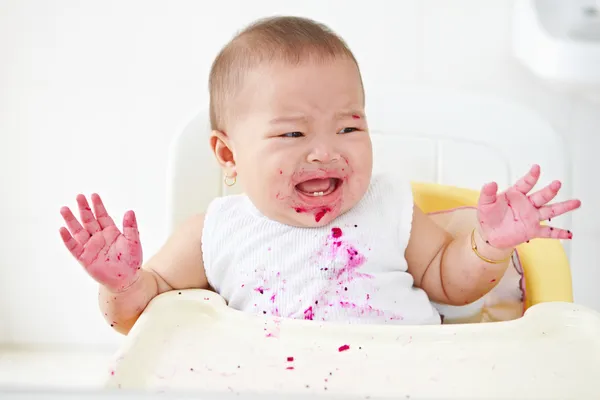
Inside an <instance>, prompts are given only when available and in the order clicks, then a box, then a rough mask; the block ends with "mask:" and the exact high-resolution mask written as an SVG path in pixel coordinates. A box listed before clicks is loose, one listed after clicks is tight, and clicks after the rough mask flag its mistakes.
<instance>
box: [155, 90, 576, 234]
mask: <svg viewBox="0 0 600 400" xmlns="http://www.w3.org/2000/svg"><path fill="white" fill-rule="evenodd" d="M391 89H392V88H390V89H389V92H378V93H375V94H372V95H370V96H369V97H368V98H367V118H368V121H369V128H370V130H371V133H372V140H373V147H374V172H375V173H376V172H379V171H385V170H394V171H399V172H402V173H404V174H405V175H406V176H407V177H408V178H410V179H411V180H414V181H422V182H437V183H442V184H448V185H455V186H461V187H468V188H473V189H479V188H480V187H481V185H482V184H483V183H485V182H488V181H490V180H495V181H496V182H498V184H499V186H500V188H501V189H503V188H505V187H507V186H508V185H509V184H511V183H513V182H514V181H515V180H517V179H518V178H519V177H520V176H521V175H523V174H524V173H526V172H527V171H528V170H529V168H530V166H531V165H532V164H533V163H538V164H540V165H541V167H542V178H541V180H540V183H539V184H538V187H541V185H542V184H547V183H549V182H550V181H551V180H554V179H559V180H561V181H563V183H564V185H563V189H562V191H561V193H560V195H559V197H558V199H557V200H560V199H566V198H568V197H569V196H570V194H571V188H570V186H569V179H567V178H568V177H569V174H570V171H569V168H568V166H569V165H570V163H569V154H568V150H567V147H566V146H565V144H564V143H563V141H562V138H561V136H560V135H559V134H558V133H557V132H555V131H554V129H553V128H552V127H551V126H550V124H549V123H548V122H547V121H545V120H543V119H541V118H539V117H538V116H537V115H536V114H535V113H534V112H532V111H530V110H528V109H526V108H524V107H522V106H520V105H518V104H515V103H512V102H509V101H505V100H502V99H499V98H495V97H492V96H489V95H482V94H474V93H468V92H462V91H451V90H441V89H433V88H424V87H417V88H402V89H401V90H398V89H397V88H396V90H395V91H393V90H391ZM209 133H210V126H209V120H208V112H207V111H206V110H204V111H202V112H200V113H199V114H198V115H197V116H196V117H195V118H194V119H193V120H192V121H191V122H190V123H189V124H188V125H187V127H186V128H185V129H184V130H183V131H182V132H181V133H180V134H179V135H177V137H175V139H174V140H173V142H172V146H171V149H170V154H169V171H168V175H167V179H168V182H167V192H168V193H167V204H168V210H167V215H168V225H167V226H168V228H169V229H171V230H172V229H173V228H174V227H175V226H177V225H179V224H180V223H181V222H182V221H183V220H185V219H187V218H188V217H189V216H191V215H193V214H195V213H198V212H202V211H204V210H205V209H206V207H207V206H208V204H209V202H210V201H211V200H212V199H213V198H215V197H216V196H222V195H227V194H232V193H239V190H240V189H239V185H236V186H234V187H232V188H229V187H227V186H225V185H224V183H223V174H222V172H221V170H220V168H219V166H218V164H217V162H216V160H215V158H214V155H213V154H212V152H211V150H210V147H209ZM558 224H560V225H561V226H570V217H569V216H565V217H561V221H560V222H558ZM567 229H568V228H567Z"/></svg>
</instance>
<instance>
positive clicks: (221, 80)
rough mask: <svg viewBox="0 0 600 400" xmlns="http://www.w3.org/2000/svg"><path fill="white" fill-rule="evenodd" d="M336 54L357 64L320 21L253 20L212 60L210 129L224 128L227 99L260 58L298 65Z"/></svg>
mask: <svg viewBox="0 0 600 400" xmlns="http://www.w3.org/2000/svg"><path fill="white" fill-rule="evenodd" d="M338 57H340V58H344V57H346V58H349V59H351V60H352V61H353V62H354V63H356V65H357V68H358V63H357V61H356V59H355V57H354V55H353V54H352V52H351V51H350V48H349V47H348V45H347V44H346V43H345V41H344V40H343V39H342V38H341V37H339V36H338V35H337V34H336V33H334V32H333V31H332V30H331V29H329V28H328V27H327V26H325V25H324V24H321V23H318V22H316V21H313V20H311V19H308V18H302V17H291V16H284V17H281V16H280V17H269V18H264V19H260V20H257V21H256V22H254V23H252V24H250V25H249V26H248V27H246V28H245V29H244V30H242V31H241V32H239V33H238V34H237V35H236V36H235V37H234V38H233V39H232V40H231V41H230V42H229V43H227V45H225V47H223V49H222V50H221V51H220V53H219V54H218V55H217V57H216V58H215V60H214V61H213V64H212V68H211V71H210V77H209V94H210V124H211V129H213V130H221V131H224V130H225V126H226V119H227V117H228V110H227V103H229V102H230V101H231V100H232V99H233V98H234V97H235V95H236V93H237V92H238V91H239V90H240V88H241V87H242V85H243V81H244V77H245V74H246V73H247V72H248V71H250V70H251V69H252V68H255V67H256V66H258V65H260V64H261V63H263V62H284V63H287V64H290V65H298V64H300V63H301V62H303V61H305V60H307V59H314V60H318V61H327V60H332V59H335V58H338ZM359 76H360V71H359ZM361 85H362V78H361Z"/></svg>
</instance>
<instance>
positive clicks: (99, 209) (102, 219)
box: [92, 193, 115, 229]
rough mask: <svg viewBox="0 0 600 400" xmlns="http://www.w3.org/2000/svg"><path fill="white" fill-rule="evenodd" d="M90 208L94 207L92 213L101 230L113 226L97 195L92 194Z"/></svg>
mask: <svg viewBox="0 0 600 400" xmlns="http://www.w3.org/2000/svg"><path fill="white" fill-rule="evenodd" d="M92 206H93V207H94V213H95V214H96V219H97V220H98V223H99V224H100V227H101V228H102V229H104V228H108V227H109V226H113V225H114V224H115V222H114V221H113V219H112V218H111V217H110V215H108V213H107V212H106V208H105V207H104V203H103V202H102V199H101V198H100V195H98V194H97V193H93V194H92Z"/></svg>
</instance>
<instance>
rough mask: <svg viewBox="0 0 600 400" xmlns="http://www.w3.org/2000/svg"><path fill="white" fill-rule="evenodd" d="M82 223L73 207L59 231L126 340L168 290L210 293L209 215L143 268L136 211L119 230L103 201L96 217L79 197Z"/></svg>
mask: <svg viewBox="0 0 600 400" xmlns="http://www.w3.org/2000/svg"><path fill="white" fill-rule="evenodd" d="M77 205H78V208H79V213H80V216H81V223H80V222H79V221H78V220H77V219H76V218H75V216H74V215H73V213H72V212H71V210H70V209H69V208H68V207H63V208H62V209H61V215H62V216H63V218H64V220H65V223H66V225H67V227H66V228H65V227H61V228H60V235H61V237H62V240H63V242H64V244H65V246H66V247H67V249H68V250H69V252H70V253H71V254H72V255H73V257H75V259H77V261H78V262H79V264H81V265H82V266H83V267H84V268H85V270H86V271H87V273H88V274H89V275H90V276H91V277H92V278H93V279H94V280H96V281H97V282H98V283H99V284H100V292H99V303H100V308H101V310H102V313H103V314H104V318H105V319H106V320H107V321H108V322H109V323H110V324H111V326H112V327H113V328H114V329H115V330H116V331H118V332H120V333H123V334H127V333H128V332H129V330H130V329H131V327H132V326H133V324H134V323H135V321H137V319H138V317H139V316H140V314H141V313H142V311H144V309H145V308H146V306H147V305H148V303H149V302H150V300H152V299H153V298H154V297H156V296H157V295H159V294H161V293H164V292H166V291H169V290H174V289H175V290H177V289H187V288H200V289H208V282H207V279H206V276H205V273H204V265H203V260H202V230H203V226H204V215H196V216H194V217H192V218H190V219H189V220H188V221H186V222H185V223H184V224H182V226H181V227H179V228H178V229H177V230H176V232H175V233H174V234H173V235H172V236H171V237H170V238H169V239H168V240H167V242H166V243H165V244H164V245H163V247H162V248H161V249H160V250H159V251H158V252H157V253H156V255H155V256H154V257H152V258H151V259H150V260H149V261H148V262H146V263H145V264H144V265H142V245H141V241H140V237H139V232H138V227H137V221H136V218H135V214H134V212H133V211H128V212H127V213H125V216H124V217H123V230H122V231H121V230H119V228H117V226H116V225H115V223H114V221H113V219H112V218H111V217H110V215H109V214H108V213H107V211H106V209H105V207H104V204H103V203H102V200H101V199H100V196H98V195H97V194H94V195H92V205H93V208H94V212H92V209H91V208H90V207H89V205H88V202H87V200H86V198H85V196H83V195H79V196H77Z"/></svg>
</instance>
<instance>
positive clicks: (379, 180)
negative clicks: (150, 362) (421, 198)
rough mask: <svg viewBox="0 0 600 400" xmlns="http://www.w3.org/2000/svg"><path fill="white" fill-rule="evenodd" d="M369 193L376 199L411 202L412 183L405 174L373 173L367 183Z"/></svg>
mask: <svg viewBox="0 0 600 400" xmlns="http://www.w3.org/2000/svg"><path fill="white" fill-rule="evenodd" d="M369 193H370V194H371V196H372V197H373V198H376V199H377V200H378V201H382V200H390V201H394V202H396V201H400V200H402V201H408V202H412V184H411V181H410V179H408V178H407V177H406V176H404V175H402V174H399V173H394V172H380V173H377V174H373V176H372V177H371V183H370V185H369Z"/></svg>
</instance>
